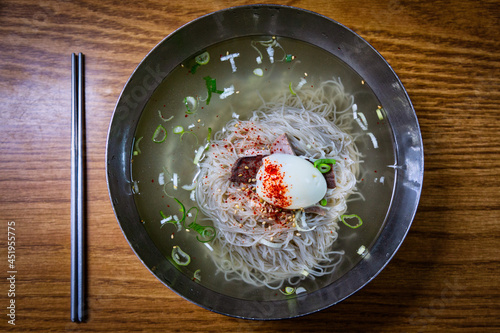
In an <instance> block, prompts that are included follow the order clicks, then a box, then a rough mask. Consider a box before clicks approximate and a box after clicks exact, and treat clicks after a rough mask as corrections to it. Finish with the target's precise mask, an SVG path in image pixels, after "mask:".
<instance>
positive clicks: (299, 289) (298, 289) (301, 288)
mask: <svg viewBox="0 0 500 333" xmlns="http://www.w3.org/2000/svg"><path fill="white" fill-rule="evenodd" d="M306 291H307V290H306V288H304V287H298V288H297V289H296V290H295V294H297V295H298V294H301V293H305V292H306Z"/></svg>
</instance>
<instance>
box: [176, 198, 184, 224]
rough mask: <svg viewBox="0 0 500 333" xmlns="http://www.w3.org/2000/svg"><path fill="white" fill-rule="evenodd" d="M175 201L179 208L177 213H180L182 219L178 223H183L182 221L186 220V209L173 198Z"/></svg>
mask: <svg viewBox="0 0 500 333" xmlns="http://www.w3.org/2000/svg"><path fill="white" fill-rule="evenodd" d="M174 200H175V201H177V203H178V204H179V205H180V206H181V208H180V209H179V211H180V212H181V213H182V218H181V219H180V220H179V222H180V223H184V220H185V219H186V207H184V205H183V204H182V202H180V201H179V200H178V199H177V198H174Z"/></svg>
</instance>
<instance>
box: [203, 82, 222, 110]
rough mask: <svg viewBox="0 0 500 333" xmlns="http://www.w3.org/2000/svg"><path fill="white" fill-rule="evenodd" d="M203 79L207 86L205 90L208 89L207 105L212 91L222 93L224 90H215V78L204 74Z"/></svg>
mask: <svg viewBox="0 0 500 333" xmlns="http://www.w3.org/2000/svg"><path fill="white" fill-rule="evenodd" d="M203 80H205V83H206V86H207V91H208V97H207V105H208V104H209V103H210V99H211V98H212V93H216V94H222V93H223V92H224V91H222V90H217V81H216V80H215V79H212V78H211V77H210V76H205V77H204V78H203Z"/></svg>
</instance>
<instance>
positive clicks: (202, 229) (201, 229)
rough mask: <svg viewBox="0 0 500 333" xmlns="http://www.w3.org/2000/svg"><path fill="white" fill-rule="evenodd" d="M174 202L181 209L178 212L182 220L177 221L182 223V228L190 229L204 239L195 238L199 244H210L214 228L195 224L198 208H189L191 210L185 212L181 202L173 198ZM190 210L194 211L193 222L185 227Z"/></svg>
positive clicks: (214, 234) (213, 235) (214, 233)
mask: <svg viewBox="0 0 500 333" xmlns="http://www.w3.org/2000/svg"><path fill="white" fill-rule="evenodd" d="M174 200H175V201H177V203H178V204H179V205H180V206H181V208H180V209H179V211H180V212H182V218H181V219H180V220H179V223H182V226H183V227H184V228H185V229H192V230H194V231H196V232H197V233H199V234H200V236H201V237H202V238H204V239H200V238H199V236H196V239H197V240H198V241H199V242H201V243H206V242H210V241H211V240H213V239H214V238H215V236H216V231H215V228H214V227H212V226H203V225H199V224H198V223H196V220H197V218H198V208H197V207H191V208H189V210H187V211H186V208H185V207H184V205H183V204H182V202H180V201H179V200H178V199H177V198H174ZM192 209H195V210H196V214H195V217H194V221H193V222H191V223H190V224H189V225H188V226H187V227H186V225H185V221H186V216H187V215H188V214H189V212H190V211H191V210H192Z"/></svg>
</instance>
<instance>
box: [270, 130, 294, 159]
mask: <svg viewBox="0 0 500 333" xmlns="http://www.w3.org/2000/svg"><path fill="white" fill-rule="evenodd" d="M271 154H287V155H295V152H294V151H293V148H292V145H291V144H290V141H289V140H288V136H287V135H286V133H283V134H281V135H280V136H278V137H277V138H276V140H274V142H273V144H272V145H271Z"/></svg>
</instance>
